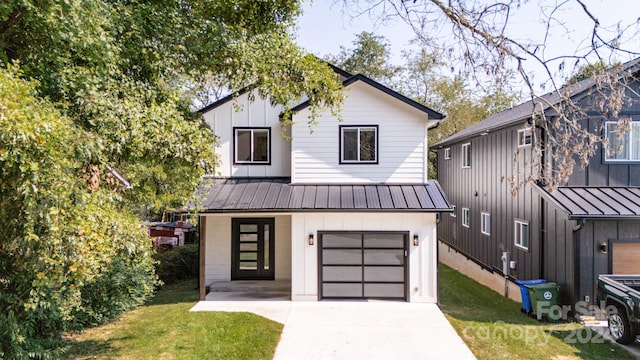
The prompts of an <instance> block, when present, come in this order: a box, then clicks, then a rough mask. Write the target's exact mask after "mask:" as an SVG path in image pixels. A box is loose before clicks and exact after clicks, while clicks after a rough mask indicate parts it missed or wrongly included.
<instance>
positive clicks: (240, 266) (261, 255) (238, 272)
mask: <svg viewBox="0 0 640 360" xmlns="http://www.w3.org/2000/svg"><path fill="white" fill-rule="evenodd" d="M232 227H233V231H232V236H233V239H232V259H231V266H232V268H231V280H273V279H274V274H275V271H274V269H275V267H274V219H272V218H269V219H254V218H247V219H233V220H232Z"/></svg>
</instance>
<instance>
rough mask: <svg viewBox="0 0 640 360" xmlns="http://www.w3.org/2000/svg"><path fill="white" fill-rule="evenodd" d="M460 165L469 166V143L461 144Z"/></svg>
mask: <svg viewBox="0 0 640 360" xmlns="http://www.w3.org/2000/svg"><path fill="white" fill-rule="evenodd" d="M462 167H463V168H470V167H471V143H466V144H462Z"/></svg>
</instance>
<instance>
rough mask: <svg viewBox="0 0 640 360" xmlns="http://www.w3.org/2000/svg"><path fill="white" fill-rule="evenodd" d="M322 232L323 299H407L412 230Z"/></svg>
mask: <svg viewBox="0 0 640 360" xmlns="http://www.w3.org/2000/svg"><path fill="white" fill-rule="evenodd" d="M318 235H319V236H318V237H319V240H320V243H319V246H318V248H319V252H320V254H319V264H320V271H319V274H320V279H319V284H320V298H322V299H338V298H341V299H345V298H349V299H403V300H406V299H407V288H406V284H407V269H408V267H407V244H408V239H409V234H408V233H402V232H318Z"/></svg>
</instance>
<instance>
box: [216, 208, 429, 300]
mask: <svg viewBox="0 0 640 360" xmlns="http://www.w3.org/2000/svg"><path fill="white" fill-rule="evenodd" d="M207 226H209V224H207ZM436 228H437V226H436V214H433V213H294V214H292V215H291V240H292V248H291V255H292V264H291V267H292V275H293V276H292V279H291V298H292V300H294V301H295V300H307V301H317V300H318V270H319V265H318V251H319V250H318V246H319V245H318V241H317V240H316V242H315V244H314V245H309V244H308V241H307V239H308V236H309V234H314V236H315V238H316V239H318V235H317V234H318V231H398V232H408V233H409V236H410V238H411V237H412V236H413V235H414V234H417V235H418V236H419V238H420V244H419V246H414V245H411V244H410V245H409V247H408V251H409V254H408V264H409V284H408V289H409V299H408V301H410V302H430V303H435V302H436V301H437V296H438V294H437V260H438V259H437V247H436V246H437V240H436V236H437V234H436Z"/></svg>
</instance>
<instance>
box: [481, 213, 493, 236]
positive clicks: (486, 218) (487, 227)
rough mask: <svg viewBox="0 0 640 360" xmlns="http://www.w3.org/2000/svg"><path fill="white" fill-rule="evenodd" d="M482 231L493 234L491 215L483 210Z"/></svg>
mask: <svg viewBox="0 0 640 360" xmlns="http://www.w3.org/2000/svg"><path fill="white" fill-rule="evenodd" d="M480 232H481V233H483V234H485V235H491V215H490V214H489V213H486V212H483V213H481V214H480Z"/></svg>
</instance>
